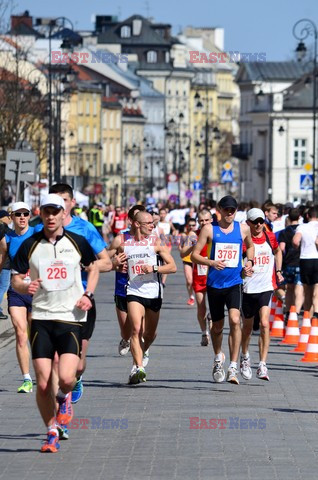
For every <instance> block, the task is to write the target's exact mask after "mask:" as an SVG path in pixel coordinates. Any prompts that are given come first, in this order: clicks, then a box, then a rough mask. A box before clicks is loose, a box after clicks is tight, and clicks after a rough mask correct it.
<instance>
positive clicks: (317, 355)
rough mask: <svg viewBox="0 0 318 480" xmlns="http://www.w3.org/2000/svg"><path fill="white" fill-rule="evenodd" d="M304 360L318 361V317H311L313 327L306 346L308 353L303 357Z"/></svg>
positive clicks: (309, 361)
mask: <svg viewBox="0 0 318 480" xmlns="http://www.w3.org/2000/svg"><path fill="white" fill-rule="evenodd" d="M301 361H302V362H308V363H318V318H316V317H313V318H312V319H311V329H310V335H309V340H308V345H307V348H306V353H305V355H304V356H303V358H302V359H301Z"/></svg>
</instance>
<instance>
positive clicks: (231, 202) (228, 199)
mask: <svg viewBox="0 0 318 480" xmlns="http://www.w3.org/2000/svg"><path fill="white" fill-rule="evenodd" d="M219 207H220V208H235V210H236V209H237V201H236V200H235V198H234V197H232V196H231V195H226V196H225V197H223V198H221V200H220V201H219Z"/></svg>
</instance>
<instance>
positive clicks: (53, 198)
mask: <svg viewBox="0 0 318 480" xmlns="http://www.w3.org/2000/svg"><path fill="white" fill-rule="evenodd" d="M44 207H54V208H59V209H61V208H63V209H64V210H65V203H64V200H63V198H62V197H60V196H59V195H56V193H49V194H48V195H45V196H44V197H43V198H42V200H41V208H44Z"/></svg>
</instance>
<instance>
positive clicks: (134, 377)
mask: <svg viewBox="0 0 318 480" xmlns="http://www.w3.org/2000/svg"><path fill="white" fill-rule="evenodd" d="M128 383H129V384H130V385H136V384H137V383H139V378H138V375H137V366H136V365H133V367H132V369H131V372H130V375H129V378H128Z"/></svg>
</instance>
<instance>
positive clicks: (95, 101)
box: [93, 93, 97, 116]
mask: <svg viewBox="0 0 318 480" xmlns="http://www.w3.org/2000/svg"><path fill="white" fill-rule="evenodd" d="M93 115H95V116H96V115H97V98H96V93H94V95H93Z"/></svg>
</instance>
